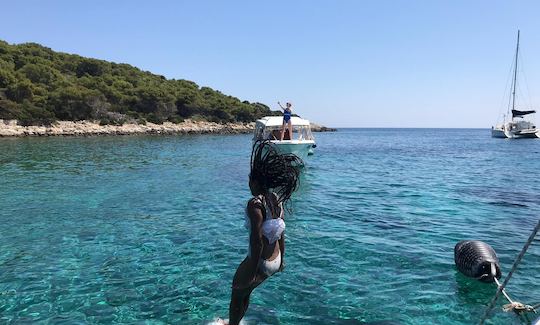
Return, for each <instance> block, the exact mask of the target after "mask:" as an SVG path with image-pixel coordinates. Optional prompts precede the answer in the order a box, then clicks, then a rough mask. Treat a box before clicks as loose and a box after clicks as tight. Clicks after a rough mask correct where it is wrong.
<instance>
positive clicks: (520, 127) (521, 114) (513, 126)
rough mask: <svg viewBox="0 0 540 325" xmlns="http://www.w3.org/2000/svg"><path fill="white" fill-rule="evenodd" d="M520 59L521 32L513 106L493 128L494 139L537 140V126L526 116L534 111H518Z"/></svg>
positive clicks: (513, 88) (513, 81)
mask: <svg viewBox="0 0 540 325" xmlns="http://www.w3.org/2000/svg"><path fill="white" fill-rule="evenodd" d="M518 58H519V30H518V36H517V45H516V56H515V59H514V63H515V64H514V71H513V75H514V79H513V80H512V97H511V103H512V104H511V106H510V105H509V106H508V111H509V112H508V114H506V115H505V116H504V119H503V122H502V123H501V124H498V125H497V126H495V127H491V136H492V137H494V138H509V139H520V138H536V137H537V131H538V130H537V129H536V125H535V124H534V123H533V122H532V121H527V120H526V119H525V116H526V115H529V114H533V113H536V111H534V110H526V111H520V110H517V109H516V85H517V71H518ZM510 112H511V114H512V118H511V119H510V120H509V121H506V117H507V116H509V115H510Z"/></svg>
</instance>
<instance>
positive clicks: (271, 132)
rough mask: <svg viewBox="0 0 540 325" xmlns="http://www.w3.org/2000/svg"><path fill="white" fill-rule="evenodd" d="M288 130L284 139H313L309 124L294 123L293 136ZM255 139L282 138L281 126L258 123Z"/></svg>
mask: <svg viewBox="0 0 540 325" xmlns="http://www.w3.org/2000/svg"><path fill="white" fill-rule="evenodd" d="M288 133H289V132H288V131H286V132H285V135H284V137H283V140H313V135H312V134H311V129H310V127H309V126H308V125H293V134H292V137H290V136H289V134H288ZM253 139H254V140H280V139H281V126H267V127H264V125H257V126H256V128H255V134H254V137H253Z"/></svg>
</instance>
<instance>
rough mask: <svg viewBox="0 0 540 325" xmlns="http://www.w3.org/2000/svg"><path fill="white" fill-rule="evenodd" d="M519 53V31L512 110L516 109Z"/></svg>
mask: <svg viewBox="0 0 540 325" xmlns="http://www.w3.org/2000/svg"><path fill="white" fill-rule="evenodd" d="M518 53H519V29H518V37H517V45H516V60H515V61H516V65H515V66H514V89H513V90H512V110H514V109H515V105H516V82H517V69H518ZM513 119H514V114H512V120H513Z"/></svg>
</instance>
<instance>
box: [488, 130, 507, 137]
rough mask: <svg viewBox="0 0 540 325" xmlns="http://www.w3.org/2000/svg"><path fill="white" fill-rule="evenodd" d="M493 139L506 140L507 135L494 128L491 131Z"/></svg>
mask: <svg viewBox="0 0 540 325" xmlns="http://www.w3.org/2000/svg"><path fill="white" fill-rule="evenodd" d="M491 137H492V138H501V139H505V138H506V134H505V133H504V130H501V129H496V128H493V129H491Z"/></svg>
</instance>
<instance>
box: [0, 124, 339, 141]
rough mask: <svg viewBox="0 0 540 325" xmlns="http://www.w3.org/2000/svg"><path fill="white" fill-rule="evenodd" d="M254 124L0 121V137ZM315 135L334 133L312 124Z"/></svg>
mask: <svg viewBox="0 0 540 325" xmlns="http://www.w3.org/2000/svg"><path fill="white" fill-rule="evenodd" d="M254 127H255V123H253V122H252V123H226V124H219V123H213V122H205V121H193V120H185V121H184V122H182V123H178V124H175V123H171V122H165V123H163V124H153V123H146V124H133V123H126V124H123V125H100V124H99V123H98V122H94V121H77V122H72V121H58V122H55V123H53V124H52V125H50V126H36V125H32V126H22V125H18V124H17V121H16V120H0V137H25V136H97V135H130V134H242V133H251V132H253V128H254ZM312 131H314V132H328V131H336V129H332V128H327V127H324V126H319V125H316V124H312Z"/></svg>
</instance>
